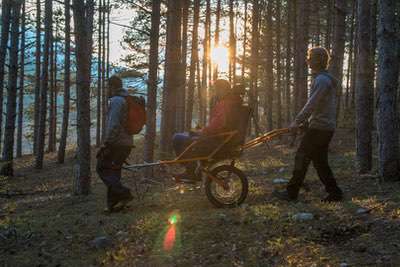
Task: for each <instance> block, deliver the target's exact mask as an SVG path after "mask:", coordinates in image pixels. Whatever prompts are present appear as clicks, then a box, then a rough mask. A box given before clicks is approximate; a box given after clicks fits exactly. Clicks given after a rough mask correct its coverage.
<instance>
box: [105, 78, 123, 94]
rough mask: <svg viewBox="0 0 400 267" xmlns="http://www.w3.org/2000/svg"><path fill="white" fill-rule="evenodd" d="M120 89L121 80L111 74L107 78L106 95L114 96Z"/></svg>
mask: <svg viewBox="0 0 400 267" xmlns="http://www.w3.org/2000/svg"><path fill="white" fill-rule="evenodd" d="M121 89H122V80H121V78H120V77H118V76H116V75H113V76H111V77H110V78H109V79H108V92H107V93H108V97H112V96H114V95H115V94H116V93H117V92H118V91H119V90H121Z"/></svg>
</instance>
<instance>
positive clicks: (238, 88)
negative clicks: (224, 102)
mask: <svg viewBox="0 0 400 267" xmlns="http://www.w3.org/2000/svg"><path fill="white" fill-rule="evenodd" d="M232 94H234V95H238V96H240V97H243V96H244V95H245V94H246V87H245V86H244V85H243V84H241V83H238V84H235V85H234V86H233V87H232Z"/></svg>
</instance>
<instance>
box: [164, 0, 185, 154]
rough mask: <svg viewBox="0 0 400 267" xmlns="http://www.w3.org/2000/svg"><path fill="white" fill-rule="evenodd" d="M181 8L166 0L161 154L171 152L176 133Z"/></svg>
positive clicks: (174, 1)
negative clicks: (173, 136) (173, 137)
mask: <svg viewBox="0 0 400 267" xmlns="http://www.w3.org/2000/svg"><path fill="white" fill-rule="evenodd" d="M181 7H182V2H181V0H168V15H167V16H168V18H167V43H166V52H165V76H164V77H165V78H164V91H163V100H162V119H161V150H162V151H163V152H169V151H171V150H172V146H171V140H172V135H173V134H174V133H175V132H176V99H177V89H178V88H179V83H180V77H179V73H180V66H181V63H182V59H181V52H182V50H181V49H182V38H181V26H182V16H181V14H182V13H181Z"/></svg>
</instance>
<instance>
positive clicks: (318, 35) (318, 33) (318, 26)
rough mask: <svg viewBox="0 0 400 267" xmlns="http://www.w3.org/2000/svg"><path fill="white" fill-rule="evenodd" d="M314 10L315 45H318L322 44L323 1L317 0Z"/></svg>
mask: <svg viewBox="0 0 400 267" xmlns="http://www.w3.org/2000/svg"><path fill="white" fill-rule="evenodd" d="M288 2H290V1H288ZM314 8H315V9H314V12H315V20H316V22H315V24H316V26H315V28H316V29H315V45H316V46H320V45H321V18H320V17H321V14H320V13H321V12H320V9H321V1H316V3H315V4H314Z"/></svg>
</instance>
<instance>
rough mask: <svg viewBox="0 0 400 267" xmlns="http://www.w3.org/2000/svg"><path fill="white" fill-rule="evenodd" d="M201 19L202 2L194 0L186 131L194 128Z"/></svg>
mask: <svg viewBox="0 0 400 267" xmlns="http://www.w3.org/2000/svg"><path fill="white" fill-rule="evenodd" d="M199 17H200V0H194V9H193V30H192V47H191V50H192V51H191V56H190V70H189V83H188V95H187V105H186V119H185V130H186V131H189V130H190V129H191V128H192V120H193V104H194V99H193V98H194V92H195V83H196V81H195V80H196V66H197V63H198V61H199V52H198V49H199V47H198V46H199V45H198V43H199V40H198V34H199Z"/></svg>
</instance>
